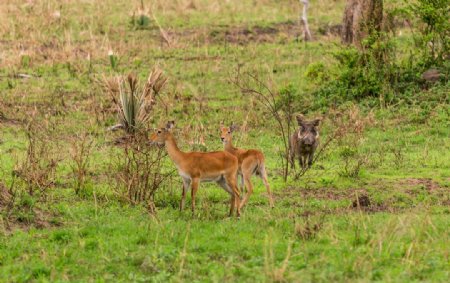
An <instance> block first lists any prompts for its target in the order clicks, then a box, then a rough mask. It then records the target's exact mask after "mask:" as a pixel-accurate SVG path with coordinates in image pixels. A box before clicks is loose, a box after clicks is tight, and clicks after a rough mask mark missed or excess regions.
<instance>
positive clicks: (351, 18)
mask: <svg viewBox="0 0 450 283" xmlns="http://www.w3.org/2000/svg"><path fill="white" fill-rule="evenodd" d="M382 22H383V0H347V5H346V7H345V11H344V18H343V23H342V42H344V43H347V44H354V45H355V46H357V47H361V42H362V40H363V39H364V38H366V37H367V36H368V35H369V34H372V33H374V32H379V31H380V30H381V27H382Z"/></svg>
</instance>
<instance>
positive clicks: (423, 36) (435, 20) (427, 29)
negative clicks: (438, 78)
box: [407, 0, 450, 67]
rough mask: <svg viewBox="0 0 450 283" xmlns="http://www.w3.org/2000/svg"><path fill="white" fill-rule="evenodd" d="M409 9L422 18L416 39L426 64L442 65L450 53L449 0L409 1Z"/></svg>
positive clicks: (418, 17)
mask: <svg viewBox="0 0 450 283" xmlns="http://www.w3.org/2000/svg"><path fill="white" fill-rule="evenodd" d="M407 10H408V11H409V12H410V13H411V14H412V15H413V16H414V18H417V19H419V20H420V22H419V27H418V29H419V31H420V34H419V35H418V36H415V41H416V46H417V47H418V48H419V51H420V53H421V55H422V56H421V57H422V62H423V64H424V66H425V67H431V66H442V65H443V64H444V62H445V61H446V60H448V58H449V55H450V54H449V47H450V38H449V35H450V21H449V20H448V15H449V13H450V5H449V1H448V0H417V1H414V2H411V3H409V5H408V8H407Z"/></svg>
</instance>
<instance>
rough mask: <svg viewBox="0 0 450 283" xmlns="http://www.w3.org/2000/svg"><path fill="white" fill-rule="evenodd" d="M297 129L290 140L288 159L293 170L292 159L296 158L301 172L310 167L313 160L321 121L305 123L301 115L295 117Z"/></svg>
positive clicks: (318, 119)
mask: <svg viewBox="0 0 450 283" xmlns="http://www.w3.org/2000/svg"><path fill="white" fill-rule="evenodd" d="M296 119H297V123H298V126H299V128H298V129H297V130H296V131H295V132H294V134H292V136H291V138H290V142H289V145H290V148H289V159H290V162H291V166H292V168H295V162H294V158H295V156H296V155H297V156H298V163H299V165H300V166H301V167H302V170H306V169H307V168H309V167H311V165H312V163H313V160H314V152H315V151H316V148H317V146H318V145H319V130H318V127H319V124H320V121H321V119H320V118H317V119H314V120H311V121H307V120H306V119H305V117H303V115H297V116H296Z"/></svg>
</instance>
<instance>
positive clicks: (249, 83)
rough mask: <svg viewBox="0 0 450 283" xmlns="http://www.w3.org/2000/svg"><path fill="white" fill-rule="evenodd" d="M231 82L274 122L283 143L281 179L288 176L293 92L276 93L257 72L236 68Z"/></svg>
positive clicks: (289, 90)
mask: <svg viewBox="0 0 450 283" xmlns="http://www.w3.org/2000/svg"><path fill="white" fill-rule="evenodd" d="M231 82H232V83H233V84H235V85H236V86H237V87H239V89H240V90H241V92H242V94H249V95H252V96H253V97H254V98H255V99H256V100H257V101H258V102H259V103H260V104H261V105H262V106H263V107H264V108H265V110H266V112H268V113H269V115H270V116H272V118H274V119H275V121H276V126H277V131H278V133H279V134H280V136H281V139H282V142H283V150H282V152H281V162H282V168H283V179H284V180H285V181H286V180H287V177H288V174H289V137H290V136H291V129H292V117H293V115H294V99H295V97H294V91H293V89H291V88H290V87H289V86H288V87H286V88H284V89H282V90H280V91H278V90H275V88H274V87H273V86H271V85H272V84H273V83H272V82H271V81H270V80H265V79H262V78H261V76H260V75H259V74H258V73H257V72H241V69H240V68H238V69H237V72H236V74H235V76H234V77H233V78H232V80H231Z"/></svg>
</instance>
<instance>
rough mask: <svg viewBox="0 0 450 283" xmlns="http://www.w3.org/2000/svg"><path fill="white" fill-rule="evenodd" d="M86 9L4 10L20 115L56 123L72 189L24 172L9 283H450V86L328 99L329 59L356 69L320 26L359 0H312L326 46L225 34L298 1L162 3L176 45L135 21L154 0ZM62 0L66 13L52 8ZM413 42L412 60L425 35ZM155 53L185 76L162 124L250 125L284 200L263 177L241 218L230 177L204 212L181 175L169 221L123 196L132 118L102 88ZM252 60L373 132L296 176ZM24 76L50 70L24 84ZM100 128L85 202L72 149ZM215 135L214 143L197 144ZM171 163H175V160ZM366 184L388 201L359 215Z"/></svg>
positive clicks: (1, 219) (289, 12) (160, 209)
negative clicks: (247, 88) (286, 162)
mask: <svg viewBox="0 0 450 283" xmlns="http://www.w3.org/2000/svg"><path fill="white" fill-rule="evenodd" d="M13 2H14V4H17V3H18V2H19V1H13ZM16 2H17V3H16ZM72 2H73V1H72ZM72 2H67V3H63V4H62V6H60V3H59V2H58V1H53V0H52V1H47V2H46V3H47V4H44V3H37V4H35V5H34V6H30V5H25V4H21V5H15V6H14V7H11V6H8V5H7V4H0V16H2V18H5V19H8V20H7V21H6V22H5V23H4V25H3V26H1V27H0V35H1V38H2V39H4V41H1V42H0V47H6V48H4V49H5V50H7V51H5V52H4V53H2V54H0V55H1V56H2V57H0V64H3V65H4V67H3V68H0V92H1V97H0V112H1V113H3V114H5V116H6V117H7V118H12V119H16V120H19V121H21V120H24V121H29V120H30V118H31V117H34V119H35V120H36V121H38V123H39V124H41V125H42V126H43V128H44V129H47V131H48V132H46V131H43V132H42V133H43V134H44V136H45V135H47V139H46V141H47V142H48V145H49V147H50V149H51V154H54V155H55V156H56V157H58V161H59V165H58V167H57V174H56V175H57V176H56V184H55V186H54V187H52V188H50V189H49V191H48V192H47V193H46V194H37V195H35V196H33V197H29V196H27V195H26V194H25V192H24V191H23V186H24V184H23V183H21V182H16V183H15V186H16V188H18V191H19V192H21V193H19V194H18V196H17V201H18V202H20V203H21V205H22V206H19V209H17V210H13V215H12V216H13V217H15V218H16V219H19V220H21V221H18V222H14V224H13V226H12V227H9V228H8V226H7V225H6V219H7V216H6V215H5V213H3V211H2V210H1V208H0V282H49V281H51V282H54V281H56V282H66V281H72V282H105V281H114V282H115V281H119V282H129V281H134V282H167V281H169V282H191V281H192V282H224V281H225V282H235V281H243V282H274V281H286V282H330V281H338V282H349V281H353V282H367V281H387V282H409V281H421V282H422V281H433V282H446V281H448V278H449V277H450V263H449V258H448V251H449V250H448V247H449V245H450V239H449V236H450V235H449V229H448V227H449V226H450V208H449V204H450V193H449V191H450V190H449V187H450V183H449V182H450V162H449V160H450V154H449V152H450V151H449V148H450V140H449V139H448V137H449V136H450V129H449V127H448V121H449V113H448V109H449V107H448V89H449V88H448V84H447V85H445V84H441V85H436V86H434V87H429V88H428V89H422V90H421V91H418V92H417V93H410V94H409V95H405V96H404V97H402V99H399V101H398V103H396V104H395V105H388V106H387V107H386V108H380V107H374V108H370V107H368V106H367V105H374V100H370V101H361V102H360V103H359V104H355V103H353V102H349V103H348V105H344V106H342V105H341V106H339V107H337V108H319V109H317V107H313V102H314V101H315V100H316V99H318V98H317V97H314V96H313V95H312V93H314V90H316V89H317V88H318V87H320V85H318V82H317V81H313V80H311V79H310V78H308V76H307V72H308V70H310V69H312V68H314V66H317V65H314V64H323V66H324V72H325V74H327V75H329V76H330V79H331V78H333V75H334V74H336V73H338V72H339V71H340V70H339V69H338V67H336V61H335V59H333V56H332V55H333V53H334V52H336V51H338V50H340V49H342V48H344V47H343V46H342V45H340V43H339V39H338V38H337V37H335V36H332V35H330V36H327V35H319V34H318V33H317V30H318V29H319V28H320V27H323V26H326V25H335V24H338V23H340V21H341V16H342V10H343V7H344V4H345V1H341V0H339V1H311V9H310V11H309V13H310V15H311V20H310V25H311V28H312V31H313V33H314V36H315V40H314V41H313V42H310V43H307V44H305V43H303V42H299V40H298V38H294V37H290V36H289V35H287V34H284V33H282V32H279V33H275V34H272V35H269V40H267V41H266V42H265V41H261V42H257V41H255V40H248V39H246V40H245V41H242V42H240V43H239V42H238V43H232V42H226V41H214V38H213V37H212V36H211V34H219V36H223V35H224V34H225V32H226V31H236V30H238V31H239V30H242V29H246V28H249V29H250V30H255V27H272V28H277V25H279V24H280V23H282V24H286V23H288V24H289V23H295V22H296V21H297V20H298V13H299V11H300V7H299V6H298V1H281V2H282V3H279V2H280V1H272V0H267V1H260V2H261V3H259V2H258V3H259V4H258V5H255V4H254V1H247V0H245V1H219V2H217V3H216V2H214V1H206V0H201V1H200V0H199V1H193V2H194V4H195V5H194V6H195V8H184V7H186V6H187V5H188V4H189V1H178V2H180V3H178V4H177V5H175V4H173V3H172V2H171V1H159V2H158V1H156V2H155V4H154V13H155V16H156V17H157V18H158V20H159V22H160V24H161V25H162V27H163V28H164V29H166V30H167V31H168V32H169V34H170V36H171V37H172V40H173V46H171V47H168V46H167V45H166V44H165V43H162V40H161V38H160V35H159V31H158V29H157V28H156V27H155V26H154V23H151V24H150V28H149V29H144V30H135V29H133V28H132V27H131V26H130V24H129V21H130V17H131V13H132V11H134V10H136V8H137V7H138V4H139V3H138V2H139V1H136V3H129V2H126V1H81V2H80V3H78V2H77V1H75V2H73V3H72ZM174 3H175V2H174ZM387 5H388V6H389V7H390V6H395V5H399V3H398V1H391V2H389V3H387ZM56 10H61V18H60V19H59V20H57V19H54V18H52V17H51V15H52V13H53V12H54V11H56ZM43 15H44V16H43ZM25 19H26V20H25ZM292 28H294V26H293V27H292ZM189 32H193V33H194V34H195V35H196V36H197V37H194V38H193V39H192V38H190V37H189ZM265 36H267V35H265ZM205 38H206V39H205ZM209 40H211V41H209ZM397 41H398V43H397V45H398V48H399V49H402V50H403V51H404V53H405V54H406V53H407V51H406V50H408V49H409V48H411V42H412V41H411V35H410V33H409V31H406V30H404V31H403V34H402V36H399V37H398V38H397ZM19 43H21V44H22V45H23V48H25V51H26V52H25V51H23V50H22V51H23V52H22V53H24V52H25V54H26V56H28V57H26V59H23V58H22V55H23V54H22V53H21V52H20V50H19V49H18V48H17V46H18V44H19ZM110 48H111V49H112V50H114V52H115V54H117V55H118V57H119V63H118V67H117V70H112V69H111V66H110V63H109V59H108V56H107V52H108V50H109V49H110ZM88 54H89V57H90V61H88V59H87V58H88ZM154 64H158V65H159V66H160V67H161V68H162V69H163V70H164V71H165V73H166V75H167V76H168V77H169V79H170V81H169V83H168V85H167V88H166V91H165V92H164V93H163V95H162V96H161V100H159V101H158V104H157V105H156V107H157V110H156V112H155V116H154V118H153V120H152V121H151V126H153V127H157V126H159V125H161V124H163V123H164V122H165V121H166V120H168V119H175V120H176V125H177V129H176V135H177V136H178V138H179V145H180V147H181V148H182V149H183V150H186V151H187V150H191V149H192V148H199V147H205V148H207V149H208V150H220V149H221V148H222V145H221V143H220V141H219V124H220V121H222V120H224V121H225V122H226V123H230V122H233V121H234V122H235V123H237V124H241V125H242V124H243V123H246V124H247V126H248V131H245V132H239V133H237V135H236V136H235V140H236V145H237V146H240V147H243V148H259V149H261V150H262V151H263V152H264V153H265V155H266V162H267V170H268V174H269V182H270V185H271V188H272V189H273V191H274V195H275V208H274V209H270V208H269V205H268V199H267V197H266V192H265V188H264V186H263V185H262V182H261V181H260V180H258V179H256V178H254V179H253V184H254V185H255V193H254V194H253V195H252V197H251V198H250V201H249V204H248V206H246V207H245V209H244V210H243V212H242V216H241V218H240V219H239V220H237V219H235V218H228V217H226V213H227V211H228V202H229V200H228V195H227V194H226V193H225V192H223V191H222V190H221V189H219V188H218V187H217V186H216V185H214V184H201V186H200V190H199V193H198V201H197V207H196V212H195V214H194V215H192V213H191V212H190V209H188V208H186V209H185V210H184V211H182V212H180V211H179V210H178V203H179V200H180V194H181V190H180V188H181V180H180V179H179V178H174V180H173V181H172V183H170V185H166V186H164V188H162V189H161V190H160V191H158V192H157V194H156V196H155V203H156V206H157V214H156V215H150V214H148V212H147V210H146V208H145V207H144V205H142V206H141V205H137V206H131V205H128V204H126V203H124V202H122V201H120V198H119V197H118V196H117V195H116V194H115V193H114V186H115V183H114V179H113V177H114V175H115V172H114V168H115V165H116V164H115V163H114V162H115V160H116V159H117V154H119V153H120V150H121V149H120V148H118V147H116V146H113V145H112V144H111V142H112V141H113V140H114V139H115V138H117V137H119V136H121V135H122V133H120V132H119V133H111V132H108V131H106V128H107V127H108V126H111V125H114V124H116V123H117V114H116V113H115V109H114V107H112V103H111V101H109V97H108V96H106V95H105V94H104V93H103V91H102V89H101V87H100V86H99V84H98V83H97V82H98V80H100V79H101V78H102V76H103V75H105V76H112V75H117V74H127V73H128V72H130V71H133V72H135V73H137V74H138V75H139V77H140V78H141V79H145V77H146V76H147V75H148V72H149V70H150V69H151V67H152V66H153V65H154ZM238 65H240V66H242V68H244V69H254V70H256V71H259V72H261V73H263V74H266V75H267V77H270V78H271V79H272V80H273V85H274V88H275V89H281V88H283V87H285V86H286V85H288V84H292V85H293V86H294V87H295V89H296V90H297V91H298V97H299V101H297V102H296V103H295V111H296V112H303V113H307V116H310V117H314V116H316V115H321V116H324V117H325V119H324V122H323V125H322V126H321V137H322V140H323V141H324V140H326V138H327V137H328V136H329V135H330V133H331V132H332V131H333V127H334V121H333V120H332V119H330V118H329V117H331V116H330V113H331V112H332V111H340V112H341V113H345V111H348V109H351V107H352V105H353V104H355V105H356V107H358V109H360V119H363V118H364V117H368V116H370V115H372V114H373V117H374V119H373V120H374V121H373V122H372V123H370V125H367V127H366V129H365V130H364V131H363V133H362V134H361V136H352V135H351V136H348V137H347V138H346V139H344V140H342V141H340V142H336V143H333V144H332V145H331V146H330V147H329V148H328V150H327V151H325V153H324V154H323V156H322V157H321V158H320V159H319V160H318V161H317V162H316V163H315V164H314V166H313V168H312V169H311V170H310V171H308V172H307V174H306V175H304V176H302V177H301V178H300V179H298V180H296V179H294V178H293V176H292V175H291V176H289V178H288V181H287V182H286V183H285V182H284V181H283V178H282V176H281V169H280V168H281V164H280V159H279V151H280V149H281V148H282V144H281V139H280V136H279V133H278V132H277V130H276V124H275V122H274V121H273V119H271V118H270V115H268V114H267V113H265V112H264V111H263V108H262V107H261V105H260V104H258V103H257V101H255V100H254V99H252V97H250V96H248V95H242V94H241V93H240V91H239V89H238V88H237V87H236V86H235V85H233V84H232V83H230V80H231V78H232V77H233V75H234V74H235V72H236V68H237V66H238ZM310 66H312V67H310ZM21 73H25V74H31V75H33V77H32V78H29V79H20V78H16V77H15V74H21ZM319 84H320V83H319ZM312 109H314V111H313V110H312ZM166 110H167V111H166ZM370 113H372V114H370ZM0 117H1V116H0ZM25 124H26V123H23V122H19V123H9V122H1V120H0V141H1V142H0V180H1V182H0V184H3V183H4V184H6V185H7V186H8V185H11V183H12V180H13V174H12V172H13V170H14V169H16V168H17V166H18V164H20V161H21V160H23V159H24V158H25V155H26V149H27V139H26V135H25V131H24V126H25ZM200 125H202V126H203V130H201V128H200ZM82 134H88V136H89V138H91V139H93V141H94V142H93V150H92V154H91V156H90V159H89V166H88V171H89V173H88V177H87V178H88V182H87V187H86V188H85V191H86V193H85V194H84V195H81V196H77V195H76V194H75V192H74V189H73V184H74V180H73V173H72V172H71V167H70V166H71V164H73V161H72V160H71V153H70V152H71V148H72V145H73V143H74V142H75V141H77V136H78V135H82ZM200 135H203V139H204V142H205V145H204V146H203V145H202V146H199V145H197V144H195V142H196V141H198V140H199V136H200ZM192 141H194V143H192ZM355 143H356V144H357V146H354V144H355ZM345 148H355V149H356V150H357V151H356V152H357V156H359V157H360V158H366V159H367V161H366V162H365V163H364V164H363V165H362V166H361V168H360V170H359V171H358V172H357V173H356V174H355V176H353V177H347V176H346V175H345V170H344V160H343V158H342V152H343V150H344V149H345ZM351 166H353V163H352V164H351ZM166 169H167V170H170V169H174V166H173V165H172V163H171V162H170V161H168V160H167V168H166V167H165V168H163V170H166ZM16 181H17V180H16ZM363 194H365V195H367V196H369V198H370V201H371V203H372V207H371V208H365V209H361V210H359V209H357V208H354V207H353V202H354V201H355V199H356V197H357V195H358V196H360V195H363ZM189 199H190V197H188V201H187V204H186V207H190V200H189ZM38 220H39V221H43V222H44V224H46V225H41V226H40V225H38V224H39V223H36V221H38ZM30 223H31V224H30ZM33 223H34V224H33Z"/></svg>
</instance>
